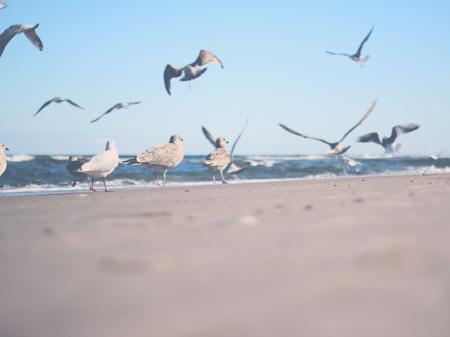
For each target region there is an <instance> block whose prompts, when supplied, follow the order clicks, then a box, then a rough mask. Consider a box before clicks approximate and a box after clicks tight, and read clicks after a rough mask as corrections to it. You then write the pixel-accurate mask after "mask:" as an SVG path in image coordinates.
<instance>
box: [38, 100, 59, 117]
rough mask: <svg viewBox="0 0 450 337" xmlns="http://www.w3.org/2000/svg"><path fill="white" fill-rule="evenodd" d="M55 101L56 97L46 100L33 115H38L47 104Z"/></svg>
mask: <svg viewBox="0 0 450 337" xmlns="http://www.w3.org/2000/svg"><path fill="white" fill-rule="evenodd" d="M54 101H55V99H54V98H52V99H51V100H49V101H47V102H45V103H44V104H43V105H42V106H41V107H40V108H39V110H38V111H36V113H35V114H34V115H33V117H36V116H37V115H38V113H39V112H41V111H42V110H44V109H45V108H46V107H47V106H49V105H50V104H52V103H53V102H54Z"/></svg>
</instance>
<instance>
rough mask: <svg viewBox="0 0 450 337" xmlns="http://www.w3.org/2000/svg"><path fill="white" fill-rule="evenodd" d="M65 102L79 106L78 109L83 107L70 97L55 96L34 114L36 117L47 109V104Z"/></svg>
mask: <svg viewBox="0 0 450 337" xmlns="http://www.w3.org/2000/svg"><path fill="white" fill-rule="evenodd" d="M63 102H67V103H69V104H72V105H73V106H74V107H77V108H78V109H83V110H84V108H83V107H81V106H79V105H78V104H77V103H75V102H74V101H72V100H71V99H69V98H65V97H55V98H52V99H51V100H49V101H47V102H45V103H44V104H43V105H42V106H41V107H40V108H39V110H38V111H36V113H35V114H34V115H33V117H36V116H37V115H38V114H39V113H40V112H41V111H42V110H43V109H45V108H46V107H47V106H49V105H50V104H52V103H63Z"/></svg>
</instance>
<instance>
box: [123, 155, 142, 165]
mask: <svg viewBox="0 0 450 337" xmlns="http://www.w3.org/2000/svg"><path fill="white" fill-rule="evenodd" d="M122 164H127V165H136V164H139V163H138V161H137V158H136V157H134V158H131V159H127V160H124V161H122Z"/></svg>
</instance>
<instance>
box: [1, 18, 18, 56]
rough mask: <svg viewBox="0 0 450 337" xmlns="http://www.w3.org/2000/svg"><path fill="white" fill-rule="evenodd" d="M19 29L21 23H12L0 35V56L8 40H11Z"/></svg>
mask: <svg viewBox="0 0 450 337" xmlns="http://www.w3.org/2000/svg"><path fill="white" fill-rule="evenodd" d="M21 29H22V26H21V25H13V26H11V27H9V28H8V29H6V30H5V31H4V32H3V33H2V34H1V35H0V56H2V54H3V51H4V50H5V48H6V45H7V44H8V43H9V41H11V39H12V38H13V37H14V36H16V35H17V34H19V33H20V32H21Z"/></svg>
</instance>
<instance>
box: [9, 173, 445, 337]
mask: <svg viewBox="0 0 450 337" xmlns="http://www.w3.org/2000/svg"><path fill="white" fill-rule="evenodd" d="M0 299H1V300H0V336H2V337H40V336H42V337H84V336H95V337H114V336H117V337H146V336H149V337H168V336H180V337H216V336H217V337H253V336H255V337H266V336H267V337H280V336H283V337H284V336H286V337H296V336H306V337H315V336H317V337H319V336H320V337H324V336H332V337H341V336H342V337H350V336H355V337H364V336H373V337H380V336H396V337H403V336H404V337H414V336H417V337H419V336H420V337H423V336H427V337H430V336H442V337H444V336H445V337H446V336H450V176H448V175H439V176H433V177H426V176H408V177H383V178H349V179H334V180H317V181H302V182H277V183H258V184H242V185H227V186H221V185H218V186H203V187H188V188H166V189H148V190H129V191H115V192H112V193H102V192H98V193H89V192H86V193H77V194H67V195H55V196H36V197H11V198H0Z"/></svg>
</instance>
